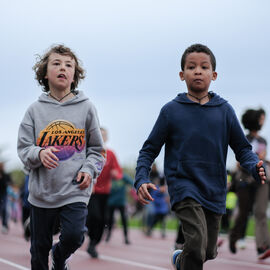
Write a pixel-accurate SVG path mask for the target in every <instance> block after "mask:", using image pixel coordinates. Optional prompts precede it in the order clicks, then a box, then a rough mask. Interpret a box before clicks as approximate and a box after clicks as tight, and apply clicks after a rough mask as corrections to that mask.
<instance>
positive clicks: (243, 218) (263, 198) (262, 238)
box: [229, 109, 270, 259]
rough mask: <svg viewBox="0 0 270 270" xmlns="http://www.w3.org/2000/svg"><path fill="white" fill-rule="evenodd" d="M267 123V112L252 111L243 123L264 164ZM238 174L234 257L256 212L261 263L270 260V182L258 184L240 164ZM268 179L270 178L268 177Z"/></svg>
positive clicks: (231, 238) (232, 238) (232, 236)
mask: <svg viewBox="0 0 270 270" xmlns="http://www.w3.org/2000/svg"><path fill="white" fill-rule="evenodd" d="M264 120H265V111H264V110H263V109H258V110H254V109H248V110H246V111H245V113H244V114H243V115H242V123H243V126H244V127H245V129H247V130H248V131H249V133H248V134H247V139H248V141H249V142H250V144H251V145H252V150H253V152H254V153H255V154H256V155H257V156H258V158H259V159H260V160H263V161H265V159H266V148H267V142H266V140H265V138H263V137H261V136H260V134H259V131H260V130H261V128H262V126H263V124H264ZM264 164H265V166H266V169H268V168H269V167H268V166H267V164H268V163H267V162H264ZM237 168H238V169H237V171H236V172H235V173H234V179H235V182H236V184H235V185H236V193H237V197H238V214H237V216H236V219H235V223H234V226H233V228H232V229H231V231H230V234H229V248H230V251H231V252H232V253H236V252H237V248H236V242H237V241H238V240H240V239H244V237H245V234H246V228H247V223H248V218H249V216H250V214H251V213H252V211H253V212H254V218H255V225H256V226H255V240H256V247H257V254H258V258H259V259H266V258H267V257H269V256H270V235H269V231H268V226H267V215H266V211H267V206H268V194H269V181H267V183H266V184H264V185H263V184H261V183H259V182H257V181H256V180H255V179H254V177H253V176H252V175H251V174H250V173H249V172H248V171H247V170H246V169H245V168H242V167H241V166H240V165H239V164H238V165H237ZM266 176H267V179H268V177H270V174H269V173H267V174H266Z"/></svg>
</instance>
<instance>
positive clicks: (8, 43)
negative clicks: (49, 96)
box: [0, 0, 270, 169]
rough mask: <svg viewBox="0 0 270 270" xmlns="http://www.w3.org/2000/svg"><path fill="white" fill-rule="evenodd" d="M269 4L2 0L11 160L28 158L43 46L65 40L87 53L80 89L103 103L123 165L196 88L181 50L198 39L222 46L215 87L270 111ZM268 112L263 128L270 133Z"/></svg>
mask: <svg viewBox="0 0 270 270" xmlns="http://www.w3.org/2000/svg"><path fill="white" fill-rule="evenodd" d="M269 10H270V1H268V0H263V1H260V0H258V1H251V0H238V1H235V0H203V1H202V0H186V1H182V0H177V1H176V0H167V1H165V0H163V1H161V0H155V1H148V0H136V1H135V0H134V1H133V0H131V1H129V0H113V1H112V0H108V1H103V0H96V1H91V0H88V1H87V0H85V1H83V0H76V1H74V0H72V1H70V0H66V1H55V0H47V1H41V0H40V1H37V0H33V1H32V0H29V1H27V0H25V1H21V0H9V1H3V0H2V1H1V8H0V33H1V43H0V53H1V65H0V79H1V80H0V81H1V93H2V98H1V107H0V108H1V133H0V148H2V149H3V151H2V158H5V159H6V160H7V168H9V169H11V168H14V167H16V166H21V163H20V161H19V159H18V157H17V152H16V143H17V132H18V126H19V123H20V122H21V120H22V117H23V115H24V113H25V111H26V109H27V107H28V106H29V105H30V104H31V103H32V102H34V101H35V100H36V99H37V98H38V96H39V95H40V94H41V92H42V91H41V88H40V87H39V86H38V85H37V83H36V81H35V80H34V72H33V71H32V66H33V65H34V64H35V60H36V56H35V55H36V54H43V53H44V51H45V50H46V49H47V48H48V47H50V46H51V45H52V44H55V43H63V44H65V45H66V46H68V47H70V48H71V49H73V50H74V51H75V53H76V54H77V56H78V57H79V58H80V59H81V61H82V63H83V67H84V68H85V69H86V72H87V73H86V75H87V76H86V78H85V80H84V81H83V82H82V83H81V84H80V85H79V87H78V89H79V90H83V91H84V92H85V94H86V95H87V96H88V97H89V98H90V99H91V100H92V102H93V103H94V104H95V106H96V108H97V110H98V114H99V118H100V122H101V125H102V126H104V127H106V128H107V129H108V131H109V143H108V145H109V146H110V147H111V148H112V149H113V150H114V151H115V153H116V155H117V157H118V158H119V160H120V162H121V164H122V165H132V164H135V161H136V159H137V156H138V152H139V150H140V148H141V147H142V144H143V142H144V141H145V139H146V138H147V136H148V134H149V132H150V131H151V129H152V127H153V124H154V122H155V120H156V118H157V116H158V113H159V111H160V108H161V107H162V106H163V105H164V104H165V103H167V102H168V101H170V100H171V99H173V98H174V97H175V96H176V95H177V93H179V92H184V91H186V86H185V83H184V82H181V81H180V80H179V77H178V73H179V71H180V58H181V55H182V53H183V51H184V50H185V49H186V47H188V46H189V45H191V44H193V43H202V44H205V45H207V46H208V47H209V48H211V50H212V51H213V52H214V54H215V56H216V59H217V72H218V78H217V80H216V81H215V82H213V83H212V84H211V86H210V90H213V91H215V92H216V93H218V94H219V95H221V96H222V97H224V98H225V99H227V100H228V101H229V102H230V103H231V104H232V106H233V107H234V108H235V111H236V113H237V116H238V117H239V118H240V117H241V115H242V113H243V112H244V111H245V110H246V109H247V108H258V107H260V106H261V107H263V108H264V109H265V110H266V112H267V114H270V110H269V102H270V91H269V90H270V89H269V84H268V82H269V78H270V75H269V74H270V64H269V63H270V48H269V44H270V42H269V41H270V30H269V29H270V16H269ZM198 117H199V116H198ZM266 117H267V118H266V123H265V126H264V128H263V130H262V133H261V134H262V135H264V136H265V137H266V139H268V140H269V141H270V115H267V116H266ZM268 151H269V150H268ZM269 154H270V151H269ZM231 156H232V155H231V154H230V155H229V157H230V158H229V161H228V165H229V166H231V164H233V162H234V159H233V158H232V157H231ZM268 157H269V155H268ZM162 159H163V154H162V153H161V155H160V157H159V158H158V164H159V165H160V168H161V165H162Z"/></svg>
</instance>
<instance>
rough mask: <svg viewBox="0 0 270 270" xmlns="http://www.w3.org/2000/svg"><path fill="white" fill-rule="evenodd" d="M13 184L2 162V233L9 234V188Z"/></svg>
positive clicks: (0, 183) (0, 163) (0, 180)
mask: <svg viewBox="0 0 270 270" xmlns="http://www.w3.org/2000/svg"><path fill="white" fill-rule="evenodd" d="M10 183H11V178H10V176H9V175H8V174H7V173H6V172H5V170H4V163H3V162H0V216H1V219H2V233H3V234H7V233H8V229H9V228H8V213H7V188H8V185H9V184H10Z"/></svg>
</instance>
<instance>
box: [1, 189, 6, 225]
mask: <svg viewBox="0 0 270 270" xmlns="http://www.w3.org/2000/svg"><path fill="white" fill-rule="evenodd" d="M0 215H1V218H2V226H3V227H6V228H8V214H7V195H6V194H5V195H3V196H2V197H1V198H0Z"/></svg>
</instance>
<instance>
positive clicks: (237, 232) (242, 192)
mask: <svg viewBox="0 0 270 270" xmlns="http://www.w3.org/2000/svg"><path fill="white" fill-rule="evenodd" d="M255 193H256V187H254V186H247V187H244V188H241V189H239V190H238V191H237V198H238V214H237V216H236V219H235V223H234V226H233V228H232V229H231V231H230V241H232V242H234V243H235V242H236V241H237V240H239V239H241V238H244V237H245V235H246V229H247V224H248V218H249V215H250V214H251V212H252V208H253V204H254V199H255Z"/></svg>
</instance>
